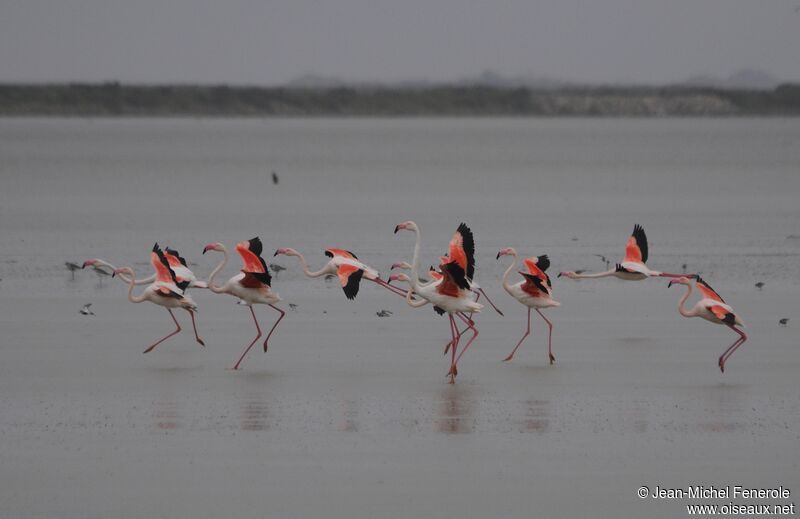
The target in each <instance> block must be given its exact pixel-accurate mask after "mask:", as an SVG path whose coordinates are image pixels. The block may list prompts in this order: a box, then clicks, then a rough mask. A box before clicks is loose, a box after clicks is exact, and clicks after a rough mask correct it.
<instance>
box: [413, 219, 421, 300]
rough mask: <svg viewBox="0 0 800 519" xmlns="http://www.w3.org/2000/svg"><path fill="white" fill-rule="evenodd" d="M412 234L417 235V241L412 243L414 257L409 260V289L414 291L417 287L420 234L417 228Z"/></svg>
mask: <svg viewBox="0 0 800 519" xmlns="http://www.w3.org/2000/svg"><path fill="white" fill-rule="evenodd" d="M414 232H415V233H416V234H417V239H416V241H415V242H414V257H413V258H412V260H411V287H412V288H413V289H415V290H416V289H417V287H418V286H419V247H420V242H421V241H422V234H421V233H420V232H419V227H416V228H415V229H414Z"/></svg>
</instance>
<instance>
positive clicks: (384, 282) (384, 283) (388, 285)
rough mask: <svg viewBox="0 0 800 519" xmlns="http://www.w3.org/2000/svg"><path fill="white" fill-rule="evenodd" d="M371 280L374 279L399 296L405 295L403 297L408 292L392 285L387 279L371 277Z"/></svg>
mask: <svg viewBox="0 0 800 519" xmlns="http://www.w3.org/2000/svg"><path fill="white" fill-rule="evenodd" d="M370 281H373V282H374V283H377V284H378V285H380V286H382V287H384V288H386V289H387V290H390V291H392V292H394V293H395V294H397V295H399V296H403V297H405V296H406V292H405V291H404V290H403V289H401V288H398V287H395V286H392V285H391V284H389V283H387V282H386V281H384V280H382V279H381V278H377V279H371V280H370Z"/></svg>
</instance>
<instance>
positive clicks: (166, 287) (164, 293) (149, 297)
mask: <svg viewBox="0 0 800 519" xmlns="http://www.w3.org/2000/svg"><path fill="white" fill-rule="evenodd" d="M150 263H152V265H153V268H154V269H155V271H156V273H155V282H154V283H152V284H151V285H149V286H148V287H147V288H145V289H144V291H143V292H142V293H141V294H140V295H139V296H134V295H133V287H134V286H135V285H136V276H135V274H134V273H133V269H132V268H130V267H122V268H119V269H114V274H113V275H115V276H116V275H117V274H121V275H122V274H124V275H126V276H127V277H128V283H129V286H128V300H130V301H131V302H133V303H142V302H144V301H150V302H151V303H155V304H157V305H159V306H163V307H164V308H166V309H167V311H168V312H169V315H170V316H171V317H172V320H173V321H174V322H175V326H176V329H175V331H174V332H172V333H170V334H169V335H167V336H166V337H164V338H162V339H160V340H158V341H156V342H155V343H153V344H152V345H151V346H150V347H148V348H147V349H146V350H144V352H143V353H148V352H150V351H153V349H154V348H155V347H156V346H158V345H159V344H161V343H162V342H164V341H165V340H167V339H169V338H170V337H172V336H173V335H175V334H177V333H178V332H180V331H181V325H180V324H179V323H178V320H177V319H176V318H175V314H173V313H172V309H173V308H183V309H184V310H186V311H187V312H189V315H190V316H191V318H192V328H193V329H194V337H195V340H197V342H198V343H199V344H200V345H201V346H204V345H205V343H204V342H203V340H202V339H201V338H200V337H199V335H198V334H197V325H196V323H195V320H194V312H195V311H196V310H197V304H195V302H194V301H193V300H192V298H191V297H189V296H188V295H186V294H185V293H184V290H185V289H186V287H187V286H188V285H189V282H188V281H182V282H179V281H178V280H177V279H176V277H175V272H173V271H172V269H171V268H170V266H169V261H168V260H167V258H166V256H165V255H164V253H163V252H162V251H161V248H160V247H159V246H158V243H156V244H155V245H153V250H152V252H151V253H150Z"/></svg>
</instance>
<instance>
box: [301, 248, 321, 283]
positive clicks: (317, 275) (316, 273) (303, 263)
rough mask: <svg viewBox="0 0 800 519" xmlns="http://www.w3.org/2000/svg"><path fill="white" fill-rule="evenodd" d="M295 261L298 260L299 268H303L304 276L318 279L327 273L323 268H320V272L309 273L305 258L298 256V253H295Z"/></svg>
mask: <svg viewBox="0 0 800 519" xmlns="http://www.w3.org/2000/svg"><path fill="white" fill-rule="evenodd" d="M297 259H299V260H300V266H301V267H303V274H305V275H306V276H308V277H310V278H318V277H320V276H321V275H323V274H325V273H326V271H327V269H326V268H325V267H322V268H321V269H320V270H318V271H316V272H311V271H310V270H309V269H308V263H306V258H305V257H303V255H302V254H300V253H299V252H298V253H297Z"/></svg>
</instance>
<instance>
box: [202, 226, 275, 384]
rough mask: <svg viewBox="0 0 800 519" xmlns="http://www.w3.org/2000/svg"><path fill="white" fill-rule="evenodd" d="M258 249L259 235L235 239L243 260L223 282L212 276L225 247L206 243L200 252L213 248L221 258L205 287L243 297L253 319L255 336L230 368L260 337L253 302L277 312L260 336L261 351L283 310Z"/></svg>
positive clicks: (260, 247)
mask: <svg viewBox="0 0 800 519" xmlns="http://www.w3.org/2000/svg"><path fill="white" fill-rule="evenodd" d="M262 250H263V245H262V244H261V239H260V238H259V237H258V236H256V237H255V238H252V239H250V240H245V241H241V242H239V243H237V244H236V252H238V253H239V256H241V258H242V262H243V264H244V266H243V267H242V270H241V272H239V273H238V274H236V275H235V276H233V277H232V278H230V279H229V280H228V281H226V282H225V283H224V284H222V285H215V284H214V277H215V276H216V275H217V274H218V273H219V271H221V270H222V269H223V267H225V264H226V263H227V262H228V250H227V249H226V248H225V246H224V245H223V244H221V243H209V244H208V245H206V246H205V248H204V249H203V254H205V253H206V252H208V251H216V252H221V253H222V254H223V257H222V261H221V262H220V263H219V264H218V265H217V266H216V267H215V268H214V270H213V271H211V274H210V275H209V276H208V281H207V283H206V286H207V287H208V289H209V290H211V291H212V292H214V293H215V294H229V295H232V296H234V297H238V298H239V299H240V300H242V301H244V302H245V304H246V305H247V306H248V307H249V308H250V313H251V314H252V315H253V322H255V324H256V330H257V332H258V335H256V337H255V339H253V341H252V342H251V343H250V344H248V345H247V347H246V348H245V349H244V351H243V352H242V355H241V356H240V357H239V360H237V361H236V364H234V365H233V367H232V368H231V369H234V370H238V369H239V366H240V365H241V363H242V361H243V360H244V357H245V356H246V355H247V353H248V352H249V351H250V348H252V347H253V345H254V344H255V343H256V341H257V340H258V339H259V338H260V337H261V327H260V326H259V324H258V319H257V318H256V313H255V311H254V310H253V305H256V304H260V305H267V306H269V307H271V308H272V309H274V310H275V311H277V312H278V313H280V314H281V315H280V317H278V320H277V321H275V324H273V325H272V329H270V331H269V333H268V334H267V338H266V339H265V340H264V351H267V347H268V343H269V338H270V337H271V336H272V332H274V331H275V328H277V326H278V323H280V322H281V320H282V319H283V317H284V316H285V315H286V312H284V311H283V310H281V309H280V308H278V307H277V306H275V303H277V302H278V301H280V300H281V298H280V296H279V295H278V294H277V293H275V292H274V291H273V290H272V286H271V285H272V276H270V274H269V270H268V269H267V264H266V262H265V261H264V259H263V258H262V257H261V252H262Z"/></svg>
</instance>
